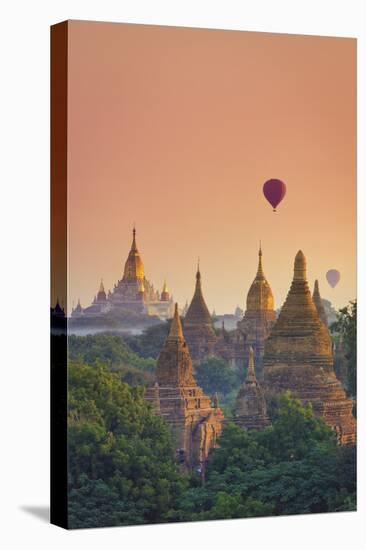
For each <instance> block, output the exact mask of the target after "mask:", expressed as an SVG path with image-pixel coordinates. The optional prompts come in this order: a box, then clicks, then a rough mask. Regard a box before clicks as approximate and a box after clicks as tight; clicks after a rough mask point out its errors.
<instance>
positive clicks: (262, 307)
mask: <svg viewBox="0 0 366 550" xmlns="http://www.w3.org/2000/svg"><path fill="white" fill-rule="evenodd" d="M262 255H263V253H262V244H261V242H260V243H259V252H258V269H257V274H256V276H255V279H254V281H253V283H252V285H251V287H250V289H249V292H248V295H247V308H246V309H247V311H248V310H249V311H268V310H270V311H272V310H273V309H274V299H273V294H272V290H271V287H270V286H269V284H268V281H267V279H266V277H265V275H264V272H263V265H262Z"/></svg>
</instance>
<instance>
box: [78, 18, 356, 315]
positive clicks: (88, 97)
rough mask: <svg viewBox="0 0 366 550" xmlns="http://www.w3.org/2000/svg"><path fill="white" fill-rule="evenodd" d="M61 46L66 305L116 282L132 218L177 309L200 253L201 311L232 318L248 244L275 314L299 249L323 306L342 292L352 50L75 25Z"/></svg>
mask: <svg viewBox="0 0 366 550" xmlns="http://www.w3.org/2000/svg"><path fill="white" fill-rule="evenodd" d="M68 40H69V43H68V45H69V74H68V210H69V218H68V239H69V297H68V307H69V308H70V307H71V306H72V304H73V303H74V304H76V302H77V300H78V298H80V300H81V304H82V306H87V305H89V304H90V302H91V300H92V298H93V296H94V295H95V294H96V292H97V290H98V287H99V283H100V279H101V278H103V281H104V285H105V287H106V289H108V288H112V287H113V285H114V283H115V282H116V281H117V280H118V279H120V278H121V277H122V274H123V268H124V263H125V260H126V258H127V254H128V252H129V249H130V245H131V236H132V227H133V224H134V223H135V224H136V231H137V235H136V236H137V244H138V248H139V250H140V253H141V256H142V259H143V262H144V265H145V273H146V277H147V278H148V279H149V280H150V281H151V282H152V283H153V284H154V285H155V286H156V287H157V288H160V290H161V288H162V285H163V282H164V279H166V280H167V284H168V287H169V290H170V291H171V292H172V294H173V296H174V299H175V300H176V301H178V303H179V305H180V306H181V307H182V306H183V305H184V303H185V302H186V300H188V301H190V299H191V298H192V295H193V291H194V283H195V271H196V265H197V258H198V257H199V258H200V265H201V274H202V285H203V292H204V296H205V299H206V302H207V305H208V307H209V309H210V310H211V311H212V310H213V309H215V310H216V313H218V314H222V313H232V312H233V311H234V309H235V307H236V306H237V305H239V306H240V307H241V308H244V305H245V300H246V295H247V292H248V290H249V287H250V284H251V282H252V280H253V279H254V276H255V273H256V269H257V262H258V247H259V241H260V240H261V242H262V249H263V267H264V272H265V275H266V277H267V279H268V281H269V283H270V285H271V288H272V291H273V294H274V299H275V307H276V308H278V307H281V305H282V303H283V301H284V299H285V297H286V294H287V292H288V289H289V286H290V283H291V279H292V272H293V261H294V257H295V254H296V252H297V251H298V250H299V249H302V250H303V252H304V254H305V256H306V258H307V263H308V280H309V283H310V286H311V287H312V286H313V283H314V279H315V278H318V279H319V283H320V292H321V295H322V296H323V297H324V298H327V299H329V300H331V301H332V303H333V304H334V306H335V307H336V308H339V307H343V306H344V305H346V304H347V303H348V301H349V300H351V299H354V298H355V297H356V40H354V39H350V38H329V37H318V36H301V35H289V34H271V33H254V32H243V31H220V30H206V29H189V28H179V27H159V26H146V25H129V24H118V23H94V22H80V21H72V22H70V24H69V38H68ZM270 178H279V179H281V180H283V181H284V182H285V183H286V187H287V194H286V197H285V198H284V200H283V201H282V203H281V204H280V206H279V207H278V209H277V212H276V213H274V212H273V211H272V208H271V206H270V205H269V204H268V202H267V201H266V200H265V198H264V197H263V194H262V187H263V183H264V182H265V181H266V180H267V179H270ZM332 268H334V269H338V270H339V271H340V273H341V280H340V282H339V283H338V285H337V287H336V288H334V289H332V288H331V287H330V286H329V285H328V283H327V282H326V279H325V274H326V272H327V270H328V269H332Z"/></svg>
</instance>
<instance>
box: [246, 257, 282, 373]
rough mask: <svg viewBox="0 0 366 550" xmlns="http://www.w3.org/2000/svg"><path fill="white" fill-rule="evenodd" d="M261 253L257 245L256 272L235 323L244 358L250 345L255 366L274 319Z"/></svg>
mask: <svg viewBox="0 0 366 550" xmlns="http://www.w3.org/2000/svg"><path fill="white" fill-rule="evenodd" d="M262 255H263V254H262V247H261V246H259V253H258V269H257V273H256V276H255V278H254V281H253V283H252V284H251V286H250V289H249V292H248V294H247V301H246V310H245V313H244V317H243V318H242V319H241V320H240V321H239V322H238V324H237V329H238V330H237V332H238V336H239V339H240V341H241V342H243V344H244V345H243V349H244V350H245V360H247V358H248V357H249V348H250V347H252V348H253V350H254V356H255V361H256V365H257V367H258V366H261V363H262V358H263V353H264V342H265V340H266V339H267V338H268V336H269V333H270V331H271V328H272V326H273V325H274V323H275V321H276V312H275V310H274V298H273V293H272V290H271V287H270V285H269V283H268V281H267V278H266V276H265V274H264V271H263V265H262Z"/></svg>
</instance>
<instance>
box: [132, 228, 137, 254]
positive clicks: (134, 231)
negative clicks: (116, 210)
mask: <svg viewBox="0 0 366 550" xmlns="http://www.w3.org/2000/svg"><path fill="white" fill-rule="evenodd" d="M131 251H134V252H137V246H136V227H135V224H133V229H132V245H131Z"/></svg>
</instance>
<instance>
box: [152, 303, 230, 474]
mask: <svg viewBox="0 0 366 550" xmlns="http://www.w3.org/2000/svg"><path fill="white" fill-rule="evenodd" d="M145 398H146V400H147V401H149V402H150V403H151V405H152V407H153V408H154V410H155V411H156V412H157V413H158V414H159V415H160V416H161V417H162V418H164V419H165V421H166V422H167V423H168V424H169V425H170V427H171V429H172V434H173V439H174V441H175V445H176V454H177V458H178V459H179V461H180V462H181V463H182V464H183V465H184V466H185V468H186V469H192V467H197V466H198V467H199V468H200V469H201V471H204V467H205V464H206V461H207V458H208V454H209V451H210V449H211V448H212V447H214V446H215V445H216V439H217V437H218V436H219V435H220V434H221V430H222V422H223V419H224V417H223V414H222V412H221V410H220V409H219V408H218V407H213V406H212V405H211V399H210V398H209V397H208V396H207V395H205V394H204V393H203V390H202V389H201V388H200V387H199V386H198V385H197V383H196V381H195V380H194V377H193V367H192V360H191V357H190V354H189V350H188V346H187V343H186V341H185V338H184V334H183V329H182V324H181V321H180V317H179V313H178V304H175V310H174V317H173V320H172V323H171V326H170V331H169V335H168V337H167V339H166V340H165V343H164V346H163V348H162V350H161V352H160V355H159V357H158V362H157V368H156V383H155V385H154V386H153V387H151V388H148V390H147V391H146V394H145Z"/></svg>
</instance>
